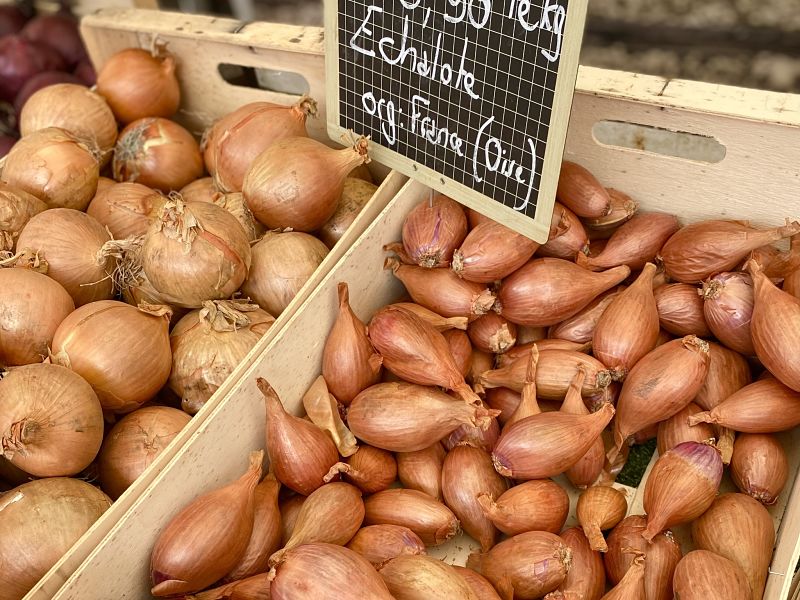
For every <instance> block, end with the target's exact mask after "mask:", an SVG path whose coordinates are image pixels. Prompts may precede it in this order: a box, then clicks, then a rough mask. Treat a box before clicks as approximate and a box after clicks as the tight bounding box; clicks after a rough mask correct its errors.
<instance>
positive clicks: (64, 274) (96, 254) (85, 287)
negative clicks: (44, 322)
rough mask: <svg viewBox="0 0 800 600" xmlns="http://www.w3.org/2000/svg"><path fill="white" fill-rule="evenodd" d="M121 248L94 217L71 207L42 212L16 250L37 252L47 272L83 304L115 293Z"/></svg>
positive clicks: (29, 222)
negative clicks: (117, 255) (115, 257)
mask: <svg viewBox="0 0 800 600" xmlns="http://www.w3.org/2000/svg"><path fill="white" fill-rule="evenodd" d="M119 247H120V245H119V244H118V243H116V242H112V241H111V238H110V236H109V235H108V232H107V231H106V230H105V228H104V227H103V226H102V225H101V224H100V223H98V222H97V221H96V220H95V219H94V218H93V217H90V216H89V215H87V214H85V213H82V212H80V211H77V210H73V209H70V208H58V209H51V210H46V211H44V212H41V213H39V214H38V215H35V216H34V217H32V218H31V220H30V221H28V224H27V225H26V226H25V228H24V229H23V230H22V233H20V235H19V238H18V239H17V250H21V251H23V253H25V252H28V253H32V254H35V255H36V257H37V258H38V259H39V260H41V261H42V262H44V263H46V269H45V272H46V273H47V275H48V276H49V277H51V278H53V279H55V280H56V281H57V282H58V283H60V284H61V285H62V286H64V289H65V290H67V292H69V295H70V296H72V299H73V300H74V301H75V306H82V305H84V304H87V303H89V302H94V301H96V300H106V299H109V298H111V296H112V294H113V287H114V285H113V281H112V277H111V275H112V272H113V270H114V268H113V267H114V262H113V254H114V253H115V252H116V250H117V249H118V248H119Z"/></svg>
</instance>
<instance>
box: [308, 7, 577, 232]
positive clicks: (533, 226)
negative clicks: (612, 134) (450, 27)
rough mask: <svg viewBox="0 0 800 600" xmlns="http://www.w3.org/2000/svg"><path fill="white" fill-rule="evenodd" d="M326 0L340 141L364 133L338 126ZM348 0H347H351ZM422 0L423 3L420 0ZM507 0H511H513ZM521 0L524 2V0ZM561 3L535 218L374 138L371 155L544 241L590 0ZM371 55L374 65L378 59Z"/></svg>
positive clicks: (331, 107) (333, 37) (336, 65)
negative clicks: (557, 50)
mask: <svg viewBox="0 0 800 600" xmlns="http://www.w3.org/2000/svg"><path fill="white" fill-rule="evenodd" d="M324 1H325V50H326V52H325V56H326V58H325V69H326V81H327V86H326V104H327V107H328V113H327V114H328V117H327V125H328V135H329V136H330V137H331V139H333V140H334V141H342V140H346V139H347V138H348V134H351V133H355V134H362V133H364V132H360V131H354V132H351V131H349V130H348V129H345V128H344V127H343V126H342V125H341V122H342V121H341V114H340V99H341V95H340V92H341V89H340V83H341V82H340V54H339V42H340V29H339V0H324ZM346 1H348V2H349V1H351V0H346ZM352 1H355V0H352ZM421 1H422V3H423V4H424V0H421ZM507 1H511V2H513V1H515V0H507ZM521 1H523V2H524V1H526V0H521ZM374 2H375V3H376V5H377V4H380V0H374ZM418 2H419V0H418ZM464 2H467V0H464ZM494 2H503V0H494ZM562 2H566V3H567V6H566V27H565V29H564V32H563V39H562V46H561V55H560V57H559V63H558V76H557V79H556V84H555V87H554V90H553V91H554V96H553V103H552V111H551V118H550V121H549V129H548V132H547V138H546V144H545V152H544V159H543V161H541V179H540V181H539V186H538V194H537V196H536V212H535V217H533V218H532V217H530V216H528V215H525V214H523V213H520V212H517V211H516V210H514V208H512V207H510V206H507V205H504V204H502V203H501V202H500V201H497V200H495V199H493V198H491V197H489V196H485V195H484V194H482V193H480V192H479V191H477V190H475V189H472V188H471V187H469V186H467V185H465V184H463V183H460V182H458V181H456V180H454V179H450V178H449V177H446V176H445V175H443V174H441V173H439V172H437V171H435V170H433V169H431V168H429V167H427V166H425V165H423V164H421V163H419V162H417V161H414V160H412V159H410V158H408V157H406V156H404V155H403V154H400V153H398V152H396V151H394V150H392V149H390V148H388V147H386V146H384V145H382V144H381V143H380V140H376V139H374V138H373V139H372V140H371V142H370V156H371V157H372V158H373V159H374V160H376V161H378V162H380V163H382V164H384V165H386V166H387V167H390V168H393V169H396V170H397V171H400V172H401V173H403V174H405V175H408V176H409V177H412V178H414V179H416V180H418V181H420V182H422V183H423V184H425V185H427V186H429V187H431V188H433V189H435V190H437V191H439V192H441V193H443V194H446V195H447V196H450V197H452V198H454V199H455V200H458V201H459V202H461V203H462V204H464V205H466V206H468V207H469V208H472V209H474V210H476V211H478V212H480V213H483V214H485V215H487V216H489V217H491V218H492V219H494V220H496V221H498V222H500V223H503V224H504V225H507V226H508V227H511V228H512V229H514V230H516V231H518V232H520V233H522V234H524V235H526V236H527V237H529V238H531V239H533V240H535V241H537V242H540V243H544V242H546V241H547V238H548V235H549V231H550V222H551V220H552V212H553V205H554V203H555V197H556V189H557V187H558V177H559V173H560V169H561V161H562V157H563V153H564V144H565V141H566V136H567V128H568V125H569V117H570V112H571V108H572V97H573V93H574V90H575V83H576V80H577V73H578V61H579V54H580V47H581V42H582V38H583V29H584V24H585V21H586V12H587V5H588V0H562ZM451 3H452V0H451ZM503 4H504V5H505V2H503ZM373 60H375V61H376V64H378V62H377V61H378V59H373Z"/></svg>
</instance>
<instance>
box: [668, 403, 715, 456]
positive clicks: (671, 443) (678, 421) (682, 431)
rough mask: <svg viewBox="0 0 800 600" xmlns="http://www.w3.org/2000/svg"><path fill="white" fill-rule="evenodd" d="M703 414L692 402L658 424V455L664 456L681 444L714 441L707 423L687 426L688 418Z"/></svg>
mask: <svg viewBox="0 0 800 600" xmlns="http://www.w3.org/2000/svg"><path fill="white" fill-rule="evenodd" d="M700 412H703V409H702V408H700V407H699V406H697V404H695V403H694V402H690V403H689V404H687V405H686V407H685V408H683V409H681V411H680V412H677V413H675V414H674V415H672V416H671V417H670V418H669V419H666V420H665V421H661V422H660V423H659V424H658V453H659V454H664V453H665V452H666V451H667V450H672V449H673V448H674V447H675V446H677V445H678V444H681V443H683V442H705V441H708V440H710V439H714V438H715V437H716V434H715V433H714V428H713V427H711V426H710V425H708V424H707V423H698V424H697V425H689V423H688V421H689V417H691V416H692V415H696V414H698V413H700Z"/></svg>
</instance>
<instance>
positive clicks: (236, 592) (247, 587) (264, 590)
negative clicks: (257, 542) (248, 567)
mask: <svg viewBox="0 0 800 600" xmlns="http://www.w3.org/2000/svg"><path fill="white" fill-rule="evenodd" d="M269 582H270V577H269V573H259V574H258V575H253V576H251V577H247V578H246V579H239V580H238V581H232V582H231V583H226V584H223V585H221V586H219V587H215V588H212V589H210V590H206V591H204V592H198V593H196V594H192V595H191V596H184V597H183V600H271V596H270V593H269Z"/></svg>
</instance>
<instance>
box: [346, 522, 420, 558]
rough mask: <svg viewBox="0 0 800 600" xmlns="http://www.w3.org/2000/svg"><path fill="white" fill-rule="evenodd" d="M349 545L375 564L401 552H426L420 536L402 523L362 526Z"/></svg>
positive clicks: (394, 556)
mask: <svg viewBox="0 0 800 600" xmlns="http://www.w3.org/2000/svg"><path fill="white" fill-rule="evenodd" d="M347 547H348V548H349V549H350V550H352V551H354V552H358V553H359V554H360V555H361V556H363V557H364V558H366V559H367V560H368V561H369V562H371V563H372V564H373V565H375V566H377V565H380V564H383V563H385V562H386V561H387V560H391V559H393V558H396V557H398V556H400V555H401V554H425V544H423V543H422V540H421V539H419V536H418V535H417V534H416V533H414V532H413V531H411V530H410V529H409V528H408V527H401V526H400V525H369V526H368V527H362V528H361V529H359V530H358V531H357V532H356V534H355V535H354V536H353V539H351V540H350V541H349V542H348V543H347Z"/></svg>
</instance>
